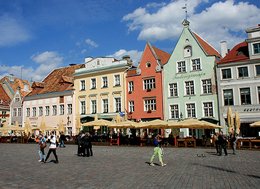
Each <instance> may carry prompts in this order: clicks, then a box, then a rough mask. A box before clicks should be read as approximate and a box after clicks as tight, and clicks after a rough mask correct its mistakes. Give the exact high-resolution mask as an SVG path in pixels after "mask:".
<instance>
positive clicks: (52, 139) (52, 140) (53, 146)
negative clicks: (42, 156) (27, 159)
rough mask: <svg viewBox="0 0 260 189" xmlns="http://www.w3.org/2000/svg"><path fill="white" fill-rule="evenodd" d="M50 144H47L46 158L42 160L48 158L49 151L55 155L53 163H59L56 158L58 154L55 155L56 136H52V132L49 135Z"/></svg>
mask: <svg viewBox="0 0 260 189" xmlns="http://www.w3.org/2000/svg"><path fill="white" fill-rule="evenodd" d="M49 139H50V143H51V144H50V146H49V152H48V154H47V158H46V160H45V161H44V163H45V162H46V161H47V160H48V158H49V156H50V154H51V152H52V153H53V155H54V157H55V159H56V161H55V162H54V163H59V160H58V156H57V154H56V147H57V146H56V142H57V141H56V137H55V136H54V132H51V136H50V138H49Z"/></svg>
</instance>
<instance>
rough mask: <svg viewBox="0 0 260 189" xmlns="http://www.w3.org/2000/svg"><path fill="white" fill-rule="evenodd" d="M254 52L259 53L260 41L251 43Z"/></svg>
mask: <svg viewBox="0 0 260 189" xmlns="http://www.w3.org/2000/svg"><path fill="white" fill-rule="evenodd" d="M253 47H254V54H258V53H260V43H256V44H253Z"/></svg>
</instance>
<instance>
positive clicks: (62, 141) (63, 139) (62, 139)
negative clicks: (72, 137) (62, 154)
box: [60, 132, 66, 148]
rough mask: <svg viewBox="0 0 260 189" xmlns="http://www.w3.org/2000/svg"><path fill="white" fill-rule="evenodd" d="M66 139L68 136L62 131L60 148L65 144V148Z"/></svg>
mask: <svg viewBox="0 0 260 189" xmlns="http://www.w3.org/2000/svg"><path fill="white" fill-rule="evenodd" d="M65 140H66V137H65V135H64V132H62V133H61V135H60V148H61V145H63V148H65V147H66V146H65V145H64V141H65Z"/></svg>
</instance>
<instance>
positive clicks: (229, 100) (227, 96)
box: [223, 89, 234, 106]
mask: <svg viewBox="0 0 260 189" xmlns="http://www.w3.org/2000/svg"><path fill="white" fill-rule="evenodd" d="M223 92H224V105H225V106H230V105H234V100H233V90H232V89H227V90H224V91H223Z"/></svg>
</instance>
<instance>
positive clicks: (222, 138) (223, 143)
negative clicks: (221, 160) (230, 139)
mask: <svg viewBox="0 0 260 189" xmlns="http://www.w3.org/2000/svg"><path fill="white" fill-rule="evenodd" d="M218 143H219V156H222V148H223V149H224V152H225V155H226V156H227V147H226V143H227V140H226V136H224V135H223V131H220V132H219V137H218Z"/></svg>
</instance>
